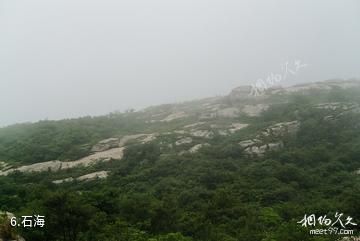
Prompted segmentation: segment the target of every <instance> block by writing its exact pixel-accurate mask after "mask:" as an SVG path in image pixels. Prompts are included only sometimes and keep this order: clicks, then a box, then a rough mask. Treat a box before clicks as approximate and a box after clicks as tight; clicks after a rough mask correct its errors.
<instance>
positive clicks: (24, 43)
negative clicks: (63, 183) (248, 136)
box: [0, 0, 360, 126]
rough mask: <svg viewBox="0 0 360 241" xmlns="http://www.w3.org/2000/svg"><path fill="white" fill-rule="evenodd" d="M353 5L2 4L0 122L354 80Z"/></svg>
mask: <svg viewBox="0 0 360 241" xmlns="http://www.w3.org/2000/svg"><path fill="white" fill-rule="evenodd" d="M359 43H360V2H359V1H357V0H353V1H347V0H344V1H340V0H338V1H331V0H322V1H314V0H306V1H305V0H299V1H289V0H283V1H280V0H264V1H254V0H249V1H239V0H217V1H211V0H207V1H204V0H195V1H194V0H178V1H173V0H124V1H109V0H101V1H100V0H98V1H90V0H52V1H49V0H31V1H29V0H23V1H21V0H0V126H3V125H8V124H12V123H17V122H25V121H37V120H40V119H46V118H47V119H61V118H70V117H78V116H84V115H99V114H105V113H108V112H111V111H115V110H120V111H122V110H125V109H127V108H136V109H138V108H142V107H146V106H149V105H156V104H161V103H169V102H178V101H184V100H191V99H198V98H201V97H207V96H214V95H224V94H227V93H228V92H229V91H230V90H231V89H232V88H234V87H236V86H239V85H244V84H251V83H254V82H255V81H256V80H257V79H259V78H266V76H267V75H268V74H270V73H271V72H273V73H277V72H281V67H280V65H281V64H284V63H286V61H289V62H292V61H295V60H301V61H302V62H303V63H305V64H307V67H306V68H303V69H301V71H299V72H298V73H297V75H296V76H292V77H291V78H288V79H286V80H284V82H283V83H282V84H284V85H289V84H294V83H297V82H309V81H318V80H324V79H329V78H345V79H346V78H352V77H359V76H360V66H359V65H360V44H359Z"/></svg>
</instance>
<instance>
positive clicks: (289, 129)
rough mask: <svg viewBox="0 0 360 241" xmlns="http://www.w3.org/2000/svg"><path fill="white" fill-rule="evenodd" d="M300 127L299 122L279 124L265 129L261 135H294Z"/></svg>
mask: <svg viewBox="0 0 360 241" xmlns="http://www.w3.org/2000/svg"><path fill="white" fill-rule="evenodd" d="M299 127H300V122H299V121H289V122H280V123H277V124H275V125H272V126H270V127H268V128H266V129H265V130H264V131H263V132H262V133H261V135H262V136H273V137H281V136H284V135H285V134H295V133H296V132H297V131H298V129H299Z"/></svg>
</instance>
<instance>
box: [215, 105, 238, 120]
mask: <svg viewBox="0 0 360 241" xmlns="http://www.w3.org/2000/svg"><path fill="white" fill-rule="evenodd" d="M239 114H240V111H239V109H238V108H235V107H228V108H225V109H221V110H218V111H217V116H219V117H225V118H235V117H238V116H239Z"/></svg>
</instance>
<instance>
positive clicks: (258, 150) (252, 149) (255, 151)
mask: <svg viewBox="0 0 360 241" xmlns="http://www.w3.org/2000/svg"><path fill="white" fill-rule="evenodd" d="M283 146H284V144H283V143H282V142H274V143H267V144H265V145H260V146H257V145H250V146H248V147H246V148H245V149H244V151H245V152H246V153H248V154H250V155H257V156H262V155H264V154H265V152H268V151H278V150H280V149H281V148H283Z"/></svg>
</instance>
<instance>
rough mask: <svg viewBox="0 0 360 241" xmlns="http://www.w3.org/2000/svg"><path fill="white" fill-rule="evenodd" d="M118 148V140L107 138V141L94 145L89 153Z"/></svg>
mask: <svg viewBox="0 0 360 241" xmlns="http://www.w3.org/2000/svg"><path fill="white" fill-rule="evenodd" d="M118 146H119V139H118V138H109V139H105V140H102V141H100V142H99V143H97V144H96V145H94V146H93V147H92V148H91V151H92V152H100V151H106V150H109V149H111V148H115V147H118Z"/></svg>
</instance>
